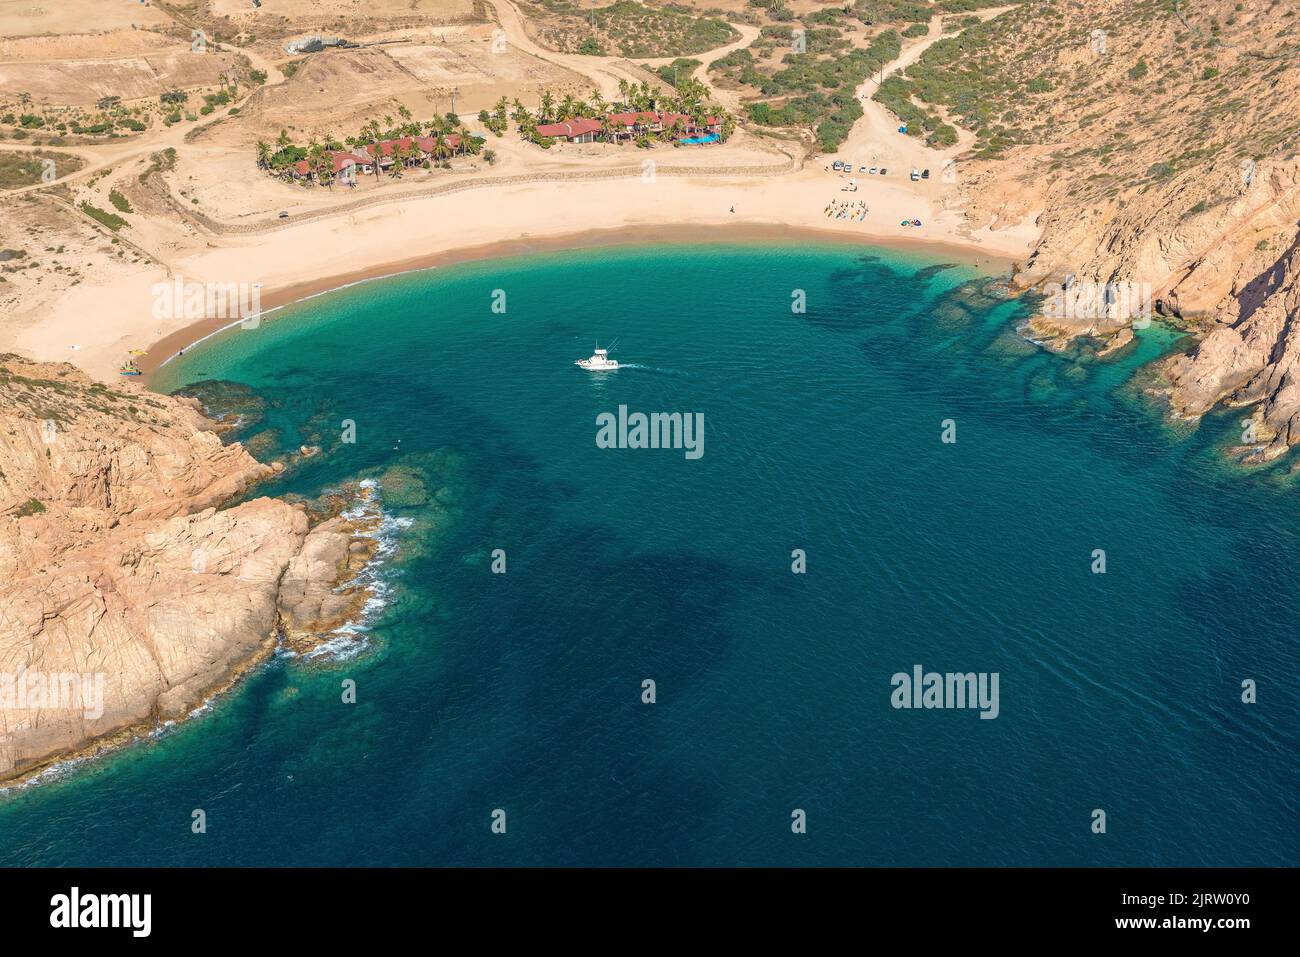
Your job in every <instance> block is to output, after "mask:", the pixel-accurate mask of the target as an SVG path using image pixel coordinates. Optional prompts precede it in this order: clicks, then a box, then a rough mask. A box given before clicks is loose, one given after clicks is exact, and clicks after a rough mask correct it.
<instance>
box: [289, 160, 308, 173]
mask: <svg viewBox="0 0 1300 957" xmlns="http://www.w3.org/2000/svg"><path fill="white" fill-rule="evenodd" d="M293 168H294V169H295V170H297V171H298V175H299V176H306V175H307V171H308V170H309V169H311V167H310V166H308V165H307V161H306V160H298V162H296V163H294V164H293Z"/></svg>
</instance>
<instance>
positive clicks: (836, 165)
mask: <svg viewBox="0 0 1300 957" xmlns="http://www.w3.org/2000/svg"><path fill="white" fill-rule="evenodd" d="M843 168H844V164H843V163H841V162H840V161H839V160H836V161H835V162H834V163H832V164H831V169H833V170H834V171H835V172H837V173H838V172H839V171H840V170H842V169H843Z"/></svg>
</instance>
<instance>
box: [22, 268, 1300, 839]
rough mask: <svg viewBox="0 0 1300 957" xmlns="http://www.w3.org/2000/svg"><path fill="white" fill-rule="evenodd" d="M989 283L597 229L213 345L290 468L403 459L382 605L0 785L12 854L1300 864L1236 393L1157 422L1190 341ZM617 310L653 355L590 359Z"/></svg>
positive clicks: (1289, 734)
mask: <svg viewBox="0 0 1300 957" xmlns="http://www.w3.org/2000/svg"><path fill="white" fill-rule="evenodd" d="M986 288H987V286H986V283H985V282H984V281H983V280H981V279H980V278H979V277H978V276H977V275H976V274H975V272H974V270H973V269H971V268H970V267H968V266H962V265H952V264H948V263H944V262H942V261H938V260H936V259H934V258H933V256H932V255H927V254H920V253H899V252H893V251H885V250H869V251H868V252H867V254H865V255H864V253H863V251H862V250H861V249H852V248H849V247H846V246H815V245H809V246H804V247H801V248H798V249H788V248H775V247H764V246H744V245H734V246H732V245H727V246H720V245H701V246H697V247H689V248H671V249H670V248H662V247H660V248H653V247H652V248H620V249H601V250H587V251H581V252H566V253H556V254H548V255H545V256H537V257H531V258H517V259H509V260H502V261H495V262H490V263H475V264H468V265H462V266H456V267H452V268H447V269H441V270H433V271H426V272H421V273H415V274H410V275H406V276H402V277H397V278H394V279H391V280H385V281H381V282H375V283H369V284H365V285H362V286H357V287H354V288H351V289H347V290H343V291H340V292H337V293H333V294H330V295H327V296H323V297H318V298H316V299H313V300H309V301H307V302H305V303H302V304H299V305H297V306H295V307H292V308H290V309H288V310H286V311H284V312H282V313H278V314H276V315H275V316H274V317H272V318H271V319H270V320H269V321H267V322H264V323H263V324H262V326H261V328H259V329H257V330H250V331H233V332H231V333H229V334H227V335H224V336H222V337H219V338H218V339H215V340H213V341H211V342H209V343H207V344H205V345H204V346H201V347H199V348H196V349H194V350H191V351H190V352H189V353H187V355H186V356H185V357H184V359H183V360H181V361H180V362H178V363H174V364H173V365H172V366H170V367H168V370H167V371H168V375H167V376H166V377H164V381H163V383H162V385H163V386H164V387H166V388H169V389H170V388H174V387H177V386H180V385H182V384H186V383H192V382H196V381H199V380H225V381H226V382H231V383H240V384H243V385H246V386H248V387H251V389H252V390H253V391H252V394H251V395H248V396H242V397H240V396H237V395H236V396H234V397H235V398H239V399H240V401H241V402H242V403H243V404H242V405H241V408H242V409H243V412H244V415H245V425H244V429H243V432H242V433H241V437H242V438H244V439H246V440H247V441H249V442H250V443H251V445H252V446H253V447H254V448H257V449H258V450H259V454H261V455H262V456H263V457H264V458H270V457H277V456H284V455H285V454H287V452H288V451H289V450H292V449H296V448H297V447H298V446H299V445H301V444H303V443H314V444H319V445H321V446H322V447H323V449H324V454H322V455H321V456H319V457H317V458H314V459H309V460H307V461H306V462H304V463H302V464H301V465H300V466H298V467H296V468H295V469H293V470H291V472H290V473H289V474H288V475H286V477H285V478H284V479H283V480H282V481H280V482H279V483H278V484H276V485H273V486H269V487H267V488H265V489H263V490H261V491H264V492H266V493H271V494H281V493H286V494H287V493H294V494H301V495H307V496H315V495H317V494H319V493H320V492H321V491H322V490H325V489H330V488H339V487H342V486H343V485H344V483H347V482H348V481H349V480H355V479H357V478H366V477H369V478H376V479H378V481H379V482H380V484H381V486H382V492H381V494H382V496H383V500H384V505H385V508H386V510H387V512H388V514H389V515H390V516H392V517H393V518H394V519H402V520H404V527H401V528H395V529H394V530H393V535H394V540H395V541H396V542H397V544H398V546H399V549H398V551H397V552H396V553H395V554H394V555H393V556H392V557H390V558H389V559H388V560H387V562H386V564H385V565H384V566H383V567H382V574H383V576H384V578H385V580H386V582H387V586H388V591H387V593H386V595H385V598H386V600H387V604H386V606H385V607H384V608H383V609H382V610H380V611H379V612H377V614H376V616H375V617H374V619H373V620H372V621H371V622H370V626H369V631H368V632H367V633H366V635H365V639H364V640H365V647H364V649H363V650H362V651H361V652H360V653H359V654H357V655H356V656H354V657H351V658H347V659H344V660H336V659H331V658H324V659H317V660H315V661H311V662H306V661H302V660H298V659H293V658H287V657H279V658H276V659H275V660H273V661H272V662H270V663H268V664H267V665H266V666H264V667H262V668H261V669H259V670H258V671H257V672H256V673H255V674H253V675H252V676H251V677H250V678H249V679H248V680H246V681H245V682H244V683H243V684H242V685H241V686H240V687H239V688H238V689H237V690H236V691H234V692H232V693H230V694H228V695H225V696H223V697H222V698H220V699H218V700H217V701H215V702H214V703H213V704H212V707H211V708H210V709H209V710H208V711H206V712H205V713H203V714H202V715H200V716H198V717H197V718H195V719H194V720H192V721H191V722H189V723H187V724H185V725H184V726H181V727H179V728H176V729H172V730H171V731H169V732H168V733H166V734H163V735H161V736H160V737H159V738H158V739H157V740H151V741H149V742H146V743H142V744H140V745H138V746H135V747H131V748H128V749H126V750H124V751H122V752H121V753H119V754H117V755H115V756H113V757H111V758H109V759H106V760H100V761H96V762H91V763H87V764H83V765H81V766H79V767H77V768H74V769H72V770H70V771H69V772H67V773H65V774H63V775H61V776H59V777H57V778H56V779H54V780H52V781H50V782H48V783H45V784H42V785H41V786H38V787H32V788H27V789H25V790H21V791H13V792H10V793H9V794H8V795H7V796H6V797H4V798H0V861H2V862H3V863H6V864H83V865H101V864H123V865H125V864H139V865H153V864H193V865H209V864H793V865H806V864H924V865H944V864H956V865H977V864H995V865H996V864H1047V865H1067V864H1081V865H1094V864H1096V865H1102V864H1125V865H1148V864H1149V865H1175V864H1178V865H1201V864H1209V865H1224V864H1265V865H1270V864H1294V863H1295V862H1296V860H1297V859H1300V829H1297V827H1296V811H1297V807H1296V802H1297V793H1298V789H1297V783H1300V782H1298V781H1297V772H1296V767H1297V762H1296V744H1297V730H1298V729H1300V702H1298V700H1297V697H1296V695H1295V693H1294V679H1295V675H1296V673H1297V671H1298V670H1300V660H1298V659H1300V652H1298V651H1297V648H1298V647H1300V642H1297V638H1296V635H1297V631H1298V629H1297V624H1300V613H1298V612H1297V608H1296V604H1295V602H1294V598H1293V584H1292V571H1291V570H1292V569H1293V568H1294V567H1296V565H1297V560H1300V537H1297V534H1296V533H1297V531H1300V529H1298V527H1297V526H1298V525H1300V510H1298V509H1297V508H1296V503H1295V490H1294V489H1293V488H1292V487H1291V484H1290V482H1291V480H1290V479H1289V478H1288V476H1287V474H1286V471H1285V469H1284V468H1272V469H1267V470H1257V471H1253V472H1250V471H1245V470H1241V469H1238V468H1237V467H1235V466H1232V465H1229V464H1225V462H1224V460H1223V458H1222V456H1221V454H1220V451H1221V448H1222V447H1223V446H1224V445H1226V444H1228V443H1229V441H1230V440H1231V436H1232V434H1233V432H1234V431H1239V427H1238V426H1236V425H1235V422H1236V419H1237V418H1239V417H1240V415H1239V414H1237V415H1235V416H1217V417H1210V418H1209V419H1207V420H1206V421H1205V422H1203V423H1202V424H1201V426H1200V428H1199V429H1190V428H1188V429H1182V430H1176V429H1171V428H1169V427H1167V426H1166V425H1164V424H1163V423H1162V421H1161V416H1160V413H1159V410H1158V409H1156V408H1155V407H1154V406H1153V405H1151V404H1150V403H1149V402H1148V401H1147V400H1146V399H1145V398H1143V397H1142V395H1141V387H1142V385H1143V382H1144V375H1145V373H1143V372H1142V371H1141V370H1142V366H1143V364H1144V363H1145V362H1146V361H1147V360H1149V359H1151V358H1153V357H1155V356H1157V355H1159V354H1161V353H1162V352H1164V351H1166V350H1168V349H1170V348H1171V347H1173V345H1174V339H1175V336H1174V334H1173V333H1171V332H1170V331H1169V330H1167V329H1164V328H1161V327H1159V326H1156V327H1153V328H1151V329H1149V330H1146V331H1145V332H1144V333H1143V334H1142V339H1141V341H1140V344H1139V346H1138V348H1137V349H1136V350H1135V351H1133V352H1130V353H1129V354H1127V355H1124V356H1122V357H1120V358H1118V359H1115V360H1111V361H1107V362H1099V361H1095V360H1093V359H1090V358H1088V357H1087V356H1083V357H1080V358H1062V357H1057V356H1051V355H1048V354H1046V353H1044V352H1042V351H1040V350H1039V349H1037V348H1036V347H1035V346H1033V345H1032V344H1030V343H1027V342H1025V341H1024V340H1023V339H1022V338H1021V337H1020V336H1019V335H1018V334H1017V333H1016V331H1015V330H1016V325H1017V324H1018V322H1019V321H1021V320H1022V318H1023V312H1024V310H1025V308H1026V306H1025V305H1024V304H1021V303H1016V302H1011V301H1006V300H1002V299H999V298H996V297H994V296H990V295H987V294H986V293H985V291H984V290H986ZM497 290H500V291H501V292H503V293H504V296H505V304H506V307H505V312H504V313H502V312H494V311H493V308H492V306H493V303H494V302H500V296H501V293H497V292H496V291H497ZM794 290H803V292H804V293H805V294H806V300H807V311H806V313H803V314H800V313H796V312H792V310H791V303H792V301H793V300H792V293H793V291H794ZM597 337H599V339H600V342H601V344H602V345H604V344H607V343H608V342H609V341H611V340H614V339H617V343H618V344H617V346H616V348H615V351H614V354H615V356H616V357H617V358H619V359H621V360H622V361H623V362H625V363H630V364H631V366H630V367H626V368H624V369H622V370H620V371H619V372H617V373H614V374H612V375H605V376H596V375H591V374H587V373H584V372H581V371H580V370H578V369H576V368H575V367H574V366H573V360H574V359H576V358H579V357H581V356H585V355H588V354H590V351H591V347H592V344H593V340H594V339H595V338H597ZM224 395H225V396H226V399H227V400H229V399H231V397H232V395H233V393H232V391H231V387H229V386H227V387H226V391H225V393H224ZM259 398H260V399H263V400H265V404H264V407H262V406H260V405H259V402H258V399H259ZM214 401H215V400H214ZM620 404H624V405H627V406H628V407H629V409H630V410H632V411H644V412H653V411H666V412H671V411H682V412H701V413H703V416H704V422H705V445H704V454H703V456H702V457H701V458H699V459H697V460H690V459H687V458H686V457H685V455H684V454H683V453H682V451H680V450H671V449H601V448H598V447H597V445H596V442H595V436H596V416H597V415H598V414H599V413H601V412H606V411H616V410H617V408H618V406H619V405H620ZM345 419H350V420H352V421H353V422H354V423H355V426H356V442H355V443H351V444H349V443H344V442H342V441H341V440H340V439H341V434H342V429H343V421H344V420H345ZM946 419H952V420H955V423H956V429H957V442H956V443H955V444H945V443H943V442H941V441H940V435H941V429H942V425H941V423H943V421H944V420H946ZM1098 548H1100V549H1104V550H1105V551H1106V557H1107V571H1106V573H1105V574H1102V575H1098V574H1092V573H1091V571H1090V566H1091V564H1092V553H1093V550H1094V549H1098ZM494 549H504V550H505V553H506V556H507V571H506V573H505V574H492V572H491V570H490V566H491V562H492V558H491V555H492V552H493V550H494ZM794 549H803V550H805V552H806V555H807V572H806V574H803V575H795V574H792V572H791V552H792V550H794ZM917 664H920V665H922V666H924V668H926V669H927V670H935V671H941V672H948V671H963V672H964V671H974V672H997V673H998V674H999V676H1000V683H999V689H1000V702H999V710H1000V713H999V715H998V717H997V718H996V719H995V720H981V719H980V718H979V716H978V713H977V712H976V711H972V710H896V709H894V708H893V707H891V705H890V696H891V692H892V690H893V688H892V685H891V676H892V675H894V674H895V673H896V672H909V673H910V671H911V670H912V668H913V666H914V665H917ZM1248 678H1249V679H1253V680H1254V681H1256V682H1257V684H1258V689H1259V692H1258V694H1259V701H1258V703H1257V704H1254V705H1246V704H1243V703H1242V702H1241V699H1240V695H1241V682H1242V681H1243V679H1248ZM345 679H352V680H355V681H356V684H357V702H356V703H355V704H343V703H342V702H341V700H340V686H341V682H342V681H343V680H345ZM645 679H652V680H654V681H655V682H656V701H655V703H654V704H644V703H642V700H641V696H642V682H643V680H645ZM196 808H201V809H203V810H204V811H205V812H206V816H207V833H206V834H201V835H196V834H192V833H191V829H190V822H191V812H192V811H193V810H194V809H196ZM498 808H500V809H503V810H504V811H505V812H506V820H507V831H506V833H505V834H493V833H492V831H491V827H490V825H491V820H492V818H491V815H492V812H493V811H494V810H495V809H498ZM1097 808H1100V809H1104V810H1105V812H1106V814H1107V833H1106V834H1104V835H1097V834H1093V833H1091V829H1090V827H1091V824H1092V820H1093V819H1092V812H1093V810H1094V809H1097ZM794 809H802V810H803V811H805V812H806V815H807V833H806V834H802V835H798V834H794V833H792V830H791V814H792V811H793V810H794Z"/></svg>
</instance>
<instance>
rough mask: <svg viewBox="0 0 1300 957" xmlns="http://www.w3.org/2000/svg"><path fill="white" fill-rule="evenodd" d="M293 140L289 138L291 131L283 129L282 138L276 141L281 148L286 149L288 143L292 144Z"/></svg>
mask: <svg viewBox="0 0 1300 957" xmlns="http://www.w3.org/2000/svg"><path fill="white" fill-rule="evenodd" d="M292 142H293V140H291V139H289V131H288V130H281V131H280V138H279V139H277V140H276V143H278V144H279V146H280V149H284V148H285V147H286V146H288V145H289V144H291V143H292Z"/></svg>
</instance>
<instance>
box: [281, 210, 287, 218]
mask: <svg viewBox="0 0 1300 957" xmlns="http://www.w3.org/2000/svg"><path fill="white" fill-rule="evenodd" d="M280 218H281V219H288V218H289V214H288V212H286V211H285V210H283V209H282V210H280Z"/></svg>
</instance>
